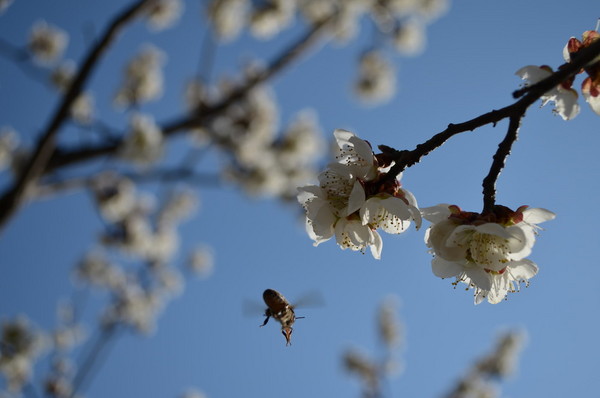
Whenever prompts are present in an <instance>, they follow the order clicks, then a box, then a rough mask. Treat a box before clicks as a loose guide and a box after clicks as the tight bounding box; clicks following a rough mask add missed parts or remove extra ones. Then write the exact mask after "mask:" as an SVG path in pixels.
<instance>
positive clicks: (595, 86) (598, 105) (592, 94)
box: [563, 23, 600, 115]
mask: <svg viewBox="0 0 600 398" xmlns="http://www.w3.org/2000/svg"><path fill="white" fill-rule="evenodd" d="M599 25H600V23H599ZM596 29H597V28H596ZM582 39H583V40H582V41H580V40H579V39H577V38H575V37H571V38H570V39H569V41H568V42H567V45H566V46H565V48H564V49H563V57H564V58H565V61H567V62H571V57H572V56H574V55H576V54H577V52H579V50H581V49H584V48H586V47H589V46H590V45H592V43H594V42H595V41H597V40H600V33H598V31H597V30H587V31H585V32H583V35H582ZM583 71H584V72H585V73H586V74H587V75H588V76H587V77H586V78H585V79H584V80H583V82H582V83H581V93H582V94H583V97H584V98H585V100H586V102H587V103H588V104H589V106H590V108H592V110H593V111H594V112H595V113H596V114H598V115H600V55H599V56H597V57H596V58H594V59H593V60H591V61H590V62H589V63H588V64H587V65H586V66H584V68H583Z"/></svg>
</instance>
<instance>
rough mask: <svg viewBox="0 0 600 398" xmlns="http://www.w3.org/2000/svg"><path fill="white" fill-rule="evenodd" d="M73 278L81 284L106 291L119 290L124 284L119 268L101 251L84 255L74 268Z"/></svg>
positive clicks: (123, 275) (122, 273) (122, 274)
mask: <svg viewBox="0 0 600 398" xmlns="http://www.w3.org/2000/svg"><path fill="white" fill-rule="evenodd" d="M74 276H75V278H76V279H78V280H80V281H82V282H85V283H88V284H90V285H92V286H98V287H102V288H105V289H108V290H111V289H116V288H119V287H121V286H123V284H124V283H125V282H126V280H125V274H124V272H123V271H122V270H121V268H119V267H118V266H116V265H114V264H113V263H111V262H110V261H109V260H108V259H107V258H106V255H105V254H104V253H103V252H101V251H91V252H89V253H86V255H85V256H84V257H83V258H82V259H81V260H80V261H79V263H78V264H77V266H76V267H75V272H74Z"/></svg>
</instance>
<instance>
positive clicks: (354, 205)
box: [346, 180, 365, 216]
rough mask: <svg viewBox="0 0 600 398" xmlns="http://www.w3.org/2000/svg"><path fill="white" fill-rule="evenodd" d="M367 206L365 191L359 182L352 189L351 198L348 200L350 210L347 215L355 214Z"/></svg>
mask: <svg viewBox="0 0 600 398" xmlns="http://www.w3.org/2000/svg"><path fill="white" fill-rule="evenodd" d="M364 204H365V189H364V188H363V187H362V185H361V183H360V182H359V181H358V180H357V181H355V182H354V186H353V187H352V192H350V197H349V198H348V209H347V213H346V215H347V216H349V215H350V214H352V213H354V212H355V211H357V210H358V209H360V208H361V207H362V206H363V205H364Z"/></svg>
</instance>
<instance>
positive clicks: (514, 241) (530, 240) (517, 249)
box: [507, 223, 535, 261]
mask: <svg viewBox="0 0 600 398" xmlns="http://www.w3.org/2000/svg"><path fill="white" fill-rule="evenodd" d="M507 232H508V233H509V234H510V235H511V238H510V239H508V247H509V250H510V256H509V258H510V259H511V260H515V261H518V260H521V259H523V258H525V257H527V256H529V255H530V254H531V249H532V248H533V245H534V243H535V233H534V230H533V227H531V226H530V225H528V224H524V223H519V224H517V225H513V226H510V227H508V228H507Z"/></svg>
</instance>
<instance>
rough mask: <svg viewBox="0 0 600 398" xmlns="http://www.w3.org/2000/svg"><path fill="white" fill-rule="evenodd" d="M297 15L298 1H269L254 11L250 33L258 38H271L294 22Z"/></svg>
mask: <svg viewBox="0 0 600 398" xmlns="http://www.w3.org/2000/svg"><path fill="white" fill-rule="evenodd" d="M295 13H296V0H267V1H265V2H263V4H261V5H260V6H258V8H256V9H255V10H253V13H252V16H251V17H250V31H251V32H252V33H253V34H254V35H255V36H256V37H259V38H263V39H268V38H271V37H273V36H275V35H276V34H278V33H279V32H281V31H282V30H283V29H285V28H286V27H287V26H288V25H289V24H290V23H291V22H292V20H293V18H294V14H295Z"/></svg>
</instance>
